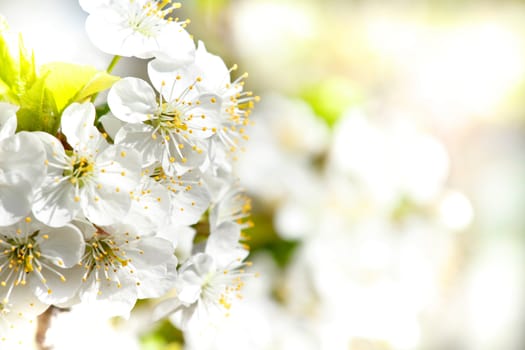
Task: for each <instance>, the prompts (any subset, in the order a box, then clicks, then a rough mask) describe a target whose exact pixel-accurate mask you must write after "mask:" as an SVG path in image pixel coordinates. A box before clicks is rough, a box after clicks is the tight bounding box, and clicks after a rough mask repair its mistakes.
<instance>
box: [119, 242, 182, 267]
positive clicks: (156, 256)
mask: <svg viewBox="0 0 525 350" xmlns="http://www.w3.org/2000/svg"><path fill="white" fill-rule="evenodd" d="M137 249H140V251H141V253H139V252H138V251H131V250H130V251H129V252H128V256H129V257H130V258H131V260H132V261H133V265H134V266H136V267H137V268H138V269H147V268H149V267H150V266H155V265H161V264H166V263H167V262H169V260H170V259H171V258H172V257H173V252H174V251H175V248H174V247H173V245H172V244H171V242H170V241H167V240H165V239H163V238H159V237H145V238H141V239H140V241H139V244H138V245H137Z"/></svg>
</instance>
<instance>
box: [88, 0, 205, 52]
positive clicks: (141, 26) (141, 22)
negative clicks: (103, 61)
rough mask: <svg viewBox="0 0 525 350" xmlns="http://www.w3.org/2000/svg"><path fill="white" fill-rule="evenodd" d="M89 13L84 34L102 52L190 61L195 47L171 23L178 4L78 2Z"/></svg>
mask: <svg viewBox="0 0 525 350" xmlns="http://www.w3.org/2000/svg"><path fill="white" fill-rule="evenodd" d="M80 4H81V5H82V7H83V9H84V10H85V11H87V12H88V13H89V16H88V18H87V20H86V31H87V33H88V35H89V37H90V39H91V41H92V42H93V43H94V44H95V45H96V46H97V47H98V48H99V49H100V50H102V51H104V52H106V53H109V54H112V55H119V56H127V57H129V56H135V57H138V58H151V57H154V56H155V57H161V58H163V59H176V60H183V61H184V60H189V59H191V58H192V57H193V55H194V51H195V44H194V42H193V40H192V39H191V36H190V35H189V34H188V32H186V30H185V29H184V27H185V26H186V24H187V23H188V21H182V22H179V21H177V20H174V18H173V17H172V14H173V12H174V10H175V9H177V8H179V7H180V3H175V2H172V1H170V0H163V1H155V0H103V1H100V0H95V1H92V0H81V1H80Z"/></svg>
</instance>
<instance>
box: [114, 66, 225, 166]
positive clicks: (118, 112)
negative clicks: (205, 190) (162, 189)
mask: <svg viewBox="0 0 525 350" xmlns="http://www.w3.org/2000/svg"><path fill="white" fill-rule="evenodd" d="M200 80H201V79H200V78H196V79H194V80H188V79H186V78H184V77H182V76H181V77H180V79H178V80H177V79H176V80H175V81H174V82H173V84H172V85H171V86H170V87H168V86H167V85H166V84H164V85H162V84H161V86H163V88H160V89H159V92H160V94H159V97H158V98H157V95H156V93H155V91H154V89H153V88H152V87H151V86H150V85H149V84H148V83H146V82H145V81H144V80H141V79H138V78H124V79H122V80H120V81H118V82H117V83H115V84H114V85H113V87H112V88H111V90H110V91H109V94H108V105H109V107H110V108H111V112H112V113H113V114H114V116H115V117H117V118H118V119H120V120H122V121H124V122H126V123H128V124H125V125H124V126H123V127H122V128H121V129H120V130H119V132H118V133H117V135H116V136H115V143H116V144H120V145H125V146H129V147H132V148H134V149H140V150H141V152H142V159H143V163H144V164H143V165H144V166H151V165H153V164H155V163H157V162H160V163H161V164H162V168H163V169H164V171H165V172H166V173H167V174H169V175H175V174H182V173H184V172H186V171H188V170H189V169H194V168H196V167H199V166H200V165H202V164H203V163H204V161H205V160H206V155H207V154H206V153H207V149H208V145H207V142H206V139H208V138H210V137H211V136H212V135H213V134H214V133H215V132H217V123H216V121H217V119H218V115H219V108H220V101H219V98H218V97H217V96H216V95H213V94H200V93H198V91H197V89H196V88H195V87H196V85H198V84H199V82H200Z"/></svg>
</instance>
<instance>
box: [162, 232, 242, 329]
mask: <svg viewBox="0 0 525 350" xmlns="http://www.w3.org/2000/svg"><path fill="white" fill-rule="evenodd" d="M239 236H240V228H239V226H238V225H235V224H233V223H223V224H222V225H221V226H220V227H219V228H216V229H213V228H212V232H211V233H210V237H209V238H208V241H207V243H206V248H205V250H204V252H203V253H197V254H195V255H193V256H192V257H190V258H189V259H188V260H186V262H184V264H182V266H181V267H180V268H179V276H178V278H177V284H176V286H175V289H176V292H177V295H176V297H174V298H170V299H167V300H165V301H163V302H162V303H160V304H159V305H158V306H157V308H156V310H155V314H156V317H158V318H160V317H163V316H165V315H169V314H171V316H170V319H171V321H172V322H173V323H174V324H175V325H176V326H177V327H180V328H181V329H184V330H187V329H192V328H194V327H197V324H198V323H201V322H206V321H209V320H210V317H212V316H213V315H214V314H216V313H217V312H219V313H220V312H224V313H226V314H227V313H228V310H229V309H230V307H231V304H232V301H233V299H235V298H241V294H240V292H241V289H242V286H243V285H244V282H243V278H245V277H247V276H249V275H251V274H249V273H247V272H246V271H245V270H244V267H245V266H250V265H251V263H249V262H243V260H244V259H245V258H246V256H247V255H248V251H247V250H245V249H243V247H242V246H241V245H240V244H239Z"/></svg>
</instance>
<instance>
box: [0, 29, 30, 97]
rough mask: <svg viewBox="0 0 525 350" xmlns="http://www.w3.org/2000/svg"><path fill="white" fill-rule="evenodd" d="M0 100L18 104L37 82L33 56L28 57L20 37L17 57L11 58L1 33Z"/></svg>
mask: <svg viewBox="0 0 525 350" xmlns="http://www.w3.org/2000/svg"><path fill="white" fill-rule="evenodd" d="M0 62H2V64H1V66H0V100H4V101H8V102H11V103H16V104H19V100H20V98H21V96H22V95H24V94H25V92H26V91H27V90H29V89H31V87H32V86H33V84H34V83H35V82H36V80H37V73H36V65H35V57H34V54H33V53H31V55H29V54H28V53H27V50H26V49H25V47H24V42H23V40H22V36H21V35H20V36H19V37H18V57H16V58H15V57H13V55H11V51H10V50H9V47H8V44H7V41H6V38H5V36H4V35H3V33H0Z"/></svg>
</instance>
